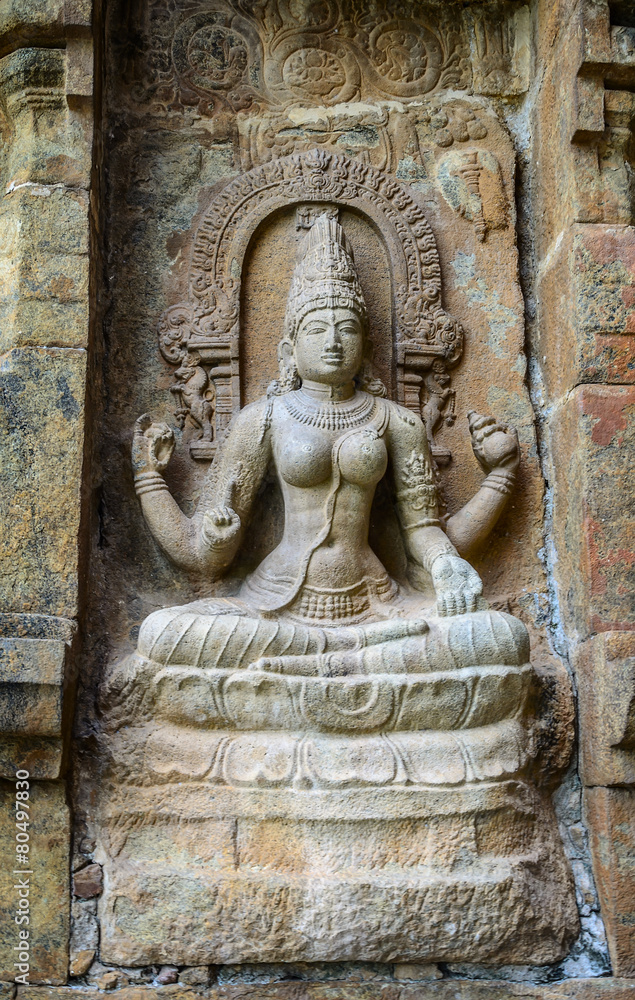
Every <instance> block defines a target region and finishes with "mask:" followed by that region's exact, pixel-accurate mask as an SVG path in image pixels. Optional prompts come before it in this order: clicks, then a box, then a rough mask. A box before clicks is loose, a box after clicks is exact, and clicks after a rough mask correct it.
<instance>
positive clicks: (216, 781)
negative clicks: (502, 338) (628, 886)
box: [97, 215, 576, 965]
mask: <svg viewBox="0 0 635 1000" xmlns="http://www.w3.org/2000/svg"><path fill="white" fill-rule="evenodd" d="M366 326H367V322H366V310H365V306H364V299H363V295H362V291H361V288H360V285H359V282H358V278H357V275H356V271H355V267H354V263H353V255H352V251H351V249H350V247H349V244H348V241H347V239H346V236H345V234H344V232H343V230H342V228H341V227H340V225H339V224H338V222H337V221H336V220H335V219H334V218H333V217H329V216H327V215H320V216H319V217H318V218H317V220H316V221H315V222H314V224H313V226H312V227H311V228H310V230H309V232H308V233H307V235H306V237H305V243H304V246H303V248H302V253H301V256H300V261H299V263H298V265H297V267H296V269H295V272H294V275H293V279H292V283H291V289H290V293H289V299H288V307H287V313H286V320H285V328H284V332H283V337H282V340H281V342H280V345H279V351H278V355H279V362H280V377H279V378H278V379H277V380H276V381H275V382H273V383H272V385H271V386H270V387H269V390H268V392H267V395H266V397H264V398H262V399H260V400H258V401H257V402H255V403H253V404H252V405H249V406H246V407H245V408H244V409H242V410H241V411H240V412H239V413H238V415H237V416H236V417H235V419H234V422H233V424H232V425H231V426H230V428H229V430H228V433H227V435H226V437H225V439H224V441H222V442H221V443H220V444H219V448H218V453H217V457H216V461H215V463H214V466H213V468H212V472H211V475H210V477H209V480H208V482H207V484H206V486H205V488H204V491H203V494H202V497H201V500H200V503H199V506H198V510H197V511H196V513H195V514H194V516H193V517H192V518H188V517H186V516H185V515H184V514H183V513H182V511H181V510H180V509H179V507H178V505H177V504H176V502H175V501H174V499H173V498H172V496H171V495H170V493H169V491H168V488H167V485H166V483H165V481H164V479H163V477H162V472H163V470H164V469H165V467H166V465H167V463H168V462H169V460H170V456H171V454H172V450H173V448H174V437H173V435H172V432H171V430H170V429H169V428H168V427H167V425H165V424H153V423H152V422H151V420H150V418H149V417H147V416H144V417H142V418H141V419H140V420H139V421H138V422H137V426H136V430H135V436H134V445H133V464H134V470H135V483H136V489H137V493H138V494H139V497H140V499H141V504H142V508H143V513H144V516H145V518H146V521H147V523H148V525H149V527H150V530H151V531H152V534H153V535H154V537H155V539H156V540H157V541H158V543H159V544H160V545H161V547H162V548H163V550H164V551H165V552H166V554H167V555H168V557H169V558H170V559H171V560H172V561H173V562H174V563H176V564H177V565H179V566H181V567H183V568H185V569H187V570H192V571H195V572H196V573H197V574H199V575H207V576H208V577H209V578H211V579H217V578H219V577H221V576H222V575H223V574H226V573H227V571H228V570H229V568H230V567H231V564H232V561H233V559H234V557H235V556H236V554H237V551H238V549H239V546H240V545H241V541H242V539H243V536H244V530H245V525H246V523H247V521H248V519H249V517H250V515H253V513H254V511H253V507H254V503H255V499H256V495H257V493H258V489H259V487H260V485H261V483H262V480H263V478H264V476H265V473H266V471H267V469H268V468H269V467H270V466H273V468H274V469H275V473H276V475H277V477H278V480H279V483H280V487H281V490H282V496H283V499H284V532H283V535H282V540H281V541H280V543H279V544H278V546H277V547H276V548H275V549H274V550H273V551H272V552H270V553H269V554H268V555H267V556H266V557H265V558H264V559H263V561H262V562H261V563H260V565H259V566H257V568H256V569H255V570H254V571H253V572H251V574H250V575H248V576H247V577H246V578H245V579H244V580H243V581H242V583H241V584H240V586H239V589H238V590H237V592H236V593H235V595H234V596H222V597H219V596H215V597H213V598H206V599H202V600H197V601H194V602H193V603H191V604H186V605H185V606H182V607H172V608H165V609H162V610H158V611H155V612H154V613H153V614H151V615H150V616H149V617H148V618H146V620H145V621H144V622H143V623H142V625H141V629H140V633H139V639H138V647H137V650H136V652H135V653H134V654H133V655H132V656H129V657H127V658H126V659H124V660H123V661H122V662H120V663H116V664H114V665H113V667H112V669H111V671H110V674H109V676H108V677H107V678H106V681H105V683H104V686H103V690H102V710H103V713H104V725H105V731H107V733H108V738H107V744H106V745H105V750H104V753H105V755H106V756H107V759H108V762H109V763H108V771H107V775H106V780H105V781H104V786H103V802H102V805H101V809H102V814H103V818H102V829H103V830H104V831H105V832H104V839H103V844H102V846H101V847H100V848H99V851H100V852H101V853H99V854H98V855H97V856H98V857H99V858H100V860H101V861H102V862H103V864H104V866H105V870H106V875H107V877H106V887H105V891H104V894H103V897H102V898H101V900H100V912H101V919H102V925H101V926H102V939H101V940H102V956H105V957H104V959H103V960H104V961H111V962H112V961H115V962H119V963H121V964H124V965H147V964H152V963H156V962H159V963H160V962H164V961H167V960H168V958H169V960H170V961H172V962H176V963H177V964H181V965H188V964H194V965H200V964H205V963H210V962H212V963H218V962H220V963H223V962H229V963H236V962H254V961H256V962H272V961H273V962H276V961H308V962H315V961H338V960H362V959H363V960H369V961H395V960H399V961H401V960H404V961H407V960H434V961H437V960H447V961H458V960H465V959H466V957H469V959H470V960H472V961H479V960H483V961H490V962H501V961H510V960H513V961H516V962H519V961H527V962H529V961H531V962H536V963H545V962H549V961H555V960H556V959H557V958H558V957H561V956H562V955H563V954H565V953H566V948H567V947H568V943H569V942H570V940H571V938H572V935H574V934H575V927H576V917H575V907H574V900H573V894H572V891H571V884H570V877H569V875H568V873H567V869H566V866H565V862H564V858H563V854H562V850H561V847H560V845H559V843H558V840H557V829H556V824H555V821H554V818H553V814H552V812H551V811H550V806H549V804H548V802H547V801H546V800H545V799H544V798H543V797H541V795H540V792H539V791H538V790H537V789H536V788H535V787H534V784H533V771H532V768H534V766H535V765H534V761H535V758H536V754H537V752H538V751H537V750H536V746H537V744H538V739H537V736H536V733H537V727H535V726H534V711H535V709H534V706H535V704H536V698H535V688H534V682H535V675H534V673H533V670H532V667H531V665H530V663H529V662H528V660H529V640H528V634H527V631H526V629H525V626H524V625H523V624H522V623H521V622H520V621H519V620H518V619H516V618H514V617H512V616H511V615H508V614H503V613H500V612H497V611H493V610H488V608H487V605H486V604H485V602H484V600H483V598H482V593H481V591H482V584H481V580H480V578H479V576H478V574H477V573H476V572H475V570H474V569H473V568H472V567H471V566H470V564H469V563H468V562H466V561H465V559H464V558H463V555H465V554H468V553H469V552H470V551H471V549H472V548H473V547H475V546H476V545H477V544H478V543H479V541H480V540H482V539H483V538H484V537H485V536H486V535H487V533H488V531H489V530H490V529H491V528H492V526H493V524H494V522H495V521H496V518H497V517H498V515H499V513H500V511H501V509H502V507H503V505H504V503H505V500H506V499H507V496H508V495H509V493H510V491H511V489H512V486H513V483H514V478H515V474H516V468H517V465H518V442H517V439H516V436H515V434H514V432H513V431H511V430H510V429H509V428H506V427H504V426H502V425H499V424H497V423H496V421H494V420H493V419H492V418H489V417H481V416H479V415H477V414H470V417H469V421H470V430H471V433H472V441H473V447H474V450H475V453H476V456H477V458H478V460H479V462H480V464H481V466H482V468H483V469H484V471H485V472H486V473H487V477H486V479H485V481H484V483H483V485H482V487H481V489H480V490H479V491H478V492H477V494H476V495H475V496H474V497H473V498H472V500H470V501H469V502H468V504H467V505H466V506H465V507H464V508H463V509H462V510H461V511H459V512H458V513H457V514H455V515H454V516H453V517H451V518H450V519H449V520H448V522H447V524H446V525H445V529H444V528H443V527H442V525H441V520H440V518H439V514H438V509H437V496H436V488H435V476H434V470H433V467H432V464H431V460H430V455H429V451H428V440H427V434H426V429H425V426H424V424H423V423H422V421H421V420H420V419H419V418H418V417H417V416H416V415H414V414H413V413H412V412H411V411H409V410H407V409H404V408H403V407H402V406H399V405H397V404H395V403H393V402H391V401H389V400H388V399H386V395H385V390H384V387H383V385H382V384H381V383H380V382H379V381H378V380H377V379H376V378H374V377H373V374H372V370H371V367H370V360H371V359H370V346H369V342H368V338H367V335H366ZM388 470H390V472H389V481H390V484H391V487H392V490H393V493H394V501H395V505H396V511H397V515H398V518H399V521H400V524H401V530H402V534H403V539H404V547H405V551H406V554H407V557H408V560H409V564H410V570H409V572H408V573H407V574H405V575H404V578H403V579H394V578H393V577H391V575H390V574H389V572H388V571H387V569H386V568H385V566H384V565H383V564H382V562H381V561H380V559H379V558H378V556H377V555H376V553H375V552H374V551H373V549H372V548H371V546H370V544H369V522H370V515H371V505H372V503H373V497H374V494H375V490H376V488H377V485H378V483H379V482H380V480H382V479H383V478H384V477H385V476H387V475H388ZM431 585H432V586H431ZM545 886H549V891H548V892H546V891H545ZM148 900H151V901H152V905H151V907H150V910H151V917H149V916H148V914H149V907H148Z"/></svg>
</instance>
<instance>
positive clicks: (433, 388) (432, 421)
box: [421, 360, 456, 450]
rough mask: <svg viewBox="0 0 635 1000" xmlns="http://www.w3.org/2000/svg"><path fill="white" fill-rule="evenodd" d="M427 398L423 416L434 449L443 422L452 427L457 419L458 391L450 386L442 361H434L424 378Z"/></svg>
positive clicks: (422, 408) (422, 409)
mask: <svg viewBox="0 0 635 1000" xmlns="http://www.w3.org/2000/svg"><path fill="white" fill-rule="evenodd" d="M423 388H424V391H425V395H426V399H425V402H424V404H423V406H422V407H421V416H422V419H423V422H424V424H425V425H426V430H427V432H428V441H429V443H430V446H431V448H432V449H433V450H434V444H435V438H436V434H437V431H438V430H439V428H440V427H441V425H442V424H443V423H445V424H447V426H448V427H451V426H452V424H453V423H454V421H455V419H456V414H455V412H454V400H455V396H456V393H455V391H454V389H451V388H450V376H449V374H448V372H447V371H446V368H445V365H444V364H443V362H442V361H440V360H436V361H433V362H432V367H431V369H430V371H429V372H428V373H427V375H426V376H425V378H424V380H423Z"/></svg>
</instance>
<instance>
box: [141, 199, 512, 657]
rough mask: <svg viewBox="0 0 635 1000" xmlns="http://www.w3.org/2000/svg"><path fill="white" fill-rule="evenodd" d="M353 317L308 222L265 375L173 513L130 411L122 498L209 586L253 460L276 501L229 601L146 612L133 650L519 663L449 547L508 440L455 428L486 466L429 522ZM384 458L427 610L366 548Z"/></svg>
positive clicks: (341, 239) (355, 289)
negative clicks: (269, 546)
mask: <svg viewBox="0 0 635 1000" xmlns="http://www.w3.org/2000/svg"><path fill="white" fill-rule="evenodd" d="M366 327H367V318H366V309H365V305H364V299H363V295H362V290H361V287H360V285H359V281H358V278H357V275H356V271H355V267H354V263H353V256H352V251H351V249H350V247H349V244H348V241H347V239H346V236H345V234H344V232H343V230H342V228H341V226H340V225H339V224H338V223H337V222H336V221H334V220H333V219H329V218H328V217H327V216H321V217H320V218H319V219H318V220H317V221H316V223H315V224H314V225H313V227H312V228H311V230H310V231H309V233H308V234H307V237H306V241H305V244H304V246H303V248H302V255H301V259H300V262H299V263H298V265H297V267H296V269H295V272H294V275H293V279H292V284H291V289H290V293H289V299H288V306H287V314H286V320H285V329H284V335H283V339H282V341H281V342H280V345H279V349H278V356H279V363H280V369H281V376H280V378H279V379H278V380H277V381H275V382H274V383H273V384H272V385H271V386H270V388H269V391H268V392H267V395H266V397H264V398H262V399H259V400H258V401H257V402H255V403H253V404H251V405H249V406H246V407H245V408H244V409H243V410H241V412H240V413H239V414H238V415H237V417H236V418H235V420H234V422H233V424H232V426H231V427H230V430H229V433H228V435H227V437H226V438H225V441H224V442H223V444H222V447H221V449H220V451H219V454H218V456H217V460H216V463H215V466H214V467H213V469H212V473H211V474H210V478H209V481H208V484H207V486H206V488H205V490H204V491H203V496H202V498H201V501H200V503H199V507H198V510H197V511H196V513H195V515H194V516H193V517H192V518H191V519H190V518H188V517H186V516H185V515H184V514H183V513H182V512H181V510H180V508H179V507H178V505H177V504H176V502H175V501H174V500H173V498H172V497H171V495H170V493H169V492H168V489H167V486H166V484H165V481H164V480H163V478H162V476H161V472H162V470H163V469H164V468H165V466H166V465H167V462H168V461H169V458H170V456H171V453H172V449H173V447H174V439H173V436H172V433H171V431H170V430H169V428H168V427H167V426H166V425H165V424H160V425H157V424H152V423H151V421H150V420H149V418H148V417H142V418H140V420H139V421H138V422H137V427H136V431H135V438H134V445H133V464H134V470H135V482H136V488H137V492H138V494H139V496H140V498H141V504H142V507H143V513H144V516H145V518H146V521H147V523H148V525H149V527H150V530H151V531H152V534H153V535H154V537H155V539H156V540H157V542H158V543H159V545H160V546H161V547H162V548H163V550H164V551H165V552H166V554H167V555H168V556H169V558H170V559H171V560H173V561H174V562H175V563H176V564H177V565H179V566H181V567H183V568H185V569H190V570H194V571H196V572H198V573H204V574H208V575H209V577H210V578H212V579H216V578H218V577H220V576H221V575H222V574H223V573H225V571H226V570H227V569H228V568H229V567H230V565H231V563H232V560H233V558H234V556H235V555H236V553H237V550H238V548H239V546H240V544H241V538H242V536H243V531H244V527H245V524H246V522H247V519H248V518H249V516H250V514H251V513H252V512H253V511H252V508H253V504H254V499H255V497H256V494H257V491H258V489H259V487H260V485H261V482H262V479H263V477H264V475H265V472H266V470H267V468H268V467H269V466H270V465H273V468H274V469H275V472H276V475H277V477H278V480H279V483H280V487H281V490H282V495H283V498H284V533H283V537H282V540H281V542H280V544H279V545H278V546H277V548H275V549H274V551H272V552H271V553H270V554H269V555H268V556H267V557H266V558H265V559H264V560H263V561H262V562H261V564H260V565H259V566H258V567H257V569H256V570H255V571H254V572H253V573H251V575H249V576H248V577H247V578H246V579H245V580H244V582H243V584H242V587H241V589H240V591H239V593H238V594H237V595H236V597H234V598H214V599H208V600H200V601H196V602H194V603H192V604H188V605H185V606H183V607H176V608H168V609H164V610H161V611H157V612H155V613H154V614H152V615H150V616H149V617H148V618H147V619H146V621H145V622H144V623H143V625H142V627H141V631H140V635H139V645H138V653H139V654H140V655H141V657H143V658H144V659H146V660H150V661H154V662H156V663H157V664H160V665H177V664H178V665H183V664H185V665H189V666H193V667H198V668H202V669H211V668H221V669H227V668H232V669H233V668H251V669H258V670H270V671H278V672H281V673H290V674H303V675H314V676H320V675H322V676H334V675H346V674H360V673H361V674H364V673H369V674H370V673H399V674H403V673H425V672H429V671H433V670H434V671H436V670H451V669H455V668H460V667H464V666H477V665H479V664H509V665H515V664H521V663H523V662H526V660H527V658H528V644H527V635H526V632H525V629H524V626H523V625H522V624H521V623H520V622H519V621H518V620H517V619H515V618H512V617H511V616H509V615H503V614H500V613H497V612H490V611H487V610H485V608H486V606H485V605H484V602H483V600H482V598H481V592H482V584H481V580H480V578H479V576H478V574H477V573H476V571H475V570H474V569H473V568H472V567H471V566H470V564H469V563H468V562H466V561H465V560H464V559H463V558H461V556H460V555H459V552H458V551H457V548H456V547H455V545H454V544H453V543H452V541H451V540H450V539H451V537H453V538H454V539H455V541H456V542H457V545H459V547H460V548H461V549H462V551H468V550H469V547H470V544H471V543H473V542H474V540H475V539H476V538H477V536H478V537H482V536H484V535H485V534H486V533H487V531H488V530H489V529H490V528H491V527H492V525H493V523H494V521H495V520H496V517H497V516H498V514H499V513H500V510H501V509H502V506H503V504H504V502H505V499H506V496H507V494H508V493H509V492H510V491H511V487H512V484H513V481H514V477H515V470H516V466H517V463H518V445H517V441H516V439H515V437H514V435H513V433H511V432H510V431H509V430H508V429H506V428H501V427H500V426H499V425H498V424H495V423H494V421H493V420H491V419H483V418H478V420H477V421H476V422H474V421H472V423H473V428H472V429H473V436H474V437H475V441H476V444H475V451H476V454H477V458H479V461H481V464H482V465H483V467H484V468H485V469H486V471H488V472H489V476H488V478H487V480H486V481H485V483H484V485H483V486H482V487H481V490H480V491H479V493H478V494H477V496H476V497H475V498H474V499H473V500H472V501H470V504H468V505H467V506H466V507H465V508H464V509H463V511H461V512H459V514H457V515H455V517H454V518H453V519H451V520H450V522H449V523H448V526H447V533H446V531H444V530H443V528H442V527H441V523H440V520H439V516H438V510H437V500H436V490H435V484H434V476H433V472H432V469H431V463H430V457H429V451H428V441H427V437H426V431H425V428H424V425H423V423H422V422H421V420H420V419H419V418H418V417H417V416H415V415H414V414H413V413H412V412H411V411H409V410H407V409H404V407H402V406H399V405H397V404H396V403H393V402H391V401H390V400H388V399H386V398H385V390H384V387H383V385H382V384H381V383H380V382H379V381H378V380H377V379H375V378H373V376H372V373H371V370H370V363H369V348H368V343H367V339H366ZM479 421H480V423H479ZM474 427H476V431H475V430H474ZM495 439H496V447H491V448H490V450H489V452H488V447H489V445H488V442H489V443H490V444H491V443H492V442H494V441H495ZM494 452H496V457H495V458H493V459H490V457H489V455H490V454H493V453H494ZM388 468H390V476H391V480H392V482H391V485H392V490H393V494H394V498H395V503H396V509H397V514H398V517H399V521H400V524H401V529H402V532H403V538H404V544H405V549H406V553H407V555H408V558H409V560H410V561H411V563H414V564H415V565H416V566H418V567H419V573H418V574H417V573H415V574H414V575H412V579H414V580H417V579H424V578H425V573H423V572H421V571H422V570H424V571H427V573H428V574H429V577H430V579H431V581H432V584H433V586H434V590H435V592H436V609H435V607H434V604H433V603H431V601H430V600H429V599H427V598H425V597H424V594H423V593H422V592H420V591H418V590H417V589H415V585H413V584H412V583H408V582H406V581H402V580H400V581H396V580H394V579H392V578H391V577H390V575H389V573H388V572H387V570H386V569H385V567H384V566H383V565H382V563H381V561H380V560H379V558H378V557H377V555H376V554H375V552H374V551H373V549H372V548H371V547H370V544H369V539H368V533H369V520H370V511H371V505H372V502H373V497H374V494H375V490H376V487H377V484H378V483H379V481H380V480H381V479H382V478H383V477H384V476H385V475H386V474H387V470H388Z"/></svg>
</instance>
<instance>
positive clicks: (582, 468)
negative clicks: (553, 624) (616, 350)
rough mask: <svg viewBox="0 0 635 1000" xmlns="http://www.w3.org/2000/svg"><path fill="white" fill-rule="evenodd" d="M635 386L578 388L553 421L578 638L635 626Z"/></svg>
mask: <svg viewBox="0 0 635 1000" xmlns="http://www.w3.org/2000/svg"><path fill="white" fill-rule="evenodd" d="M634 429H635V387H633V386H597V385H589V386H579V387H578V388H576V389H575V390H574V391H573V392H571V393H570V395H569V396H568V397H567V398H566V399H565V400H564V401H563V402H562V403H560V404H559V405H558V406H557V407H555V408H554V411H553V413H552V415H551V417H550V420H549V437H550V441H551V445H552V449H553V464H554V495H553V500H554V537H555V544H556V550H557V552H558V560H557V563H556V565H555V574H556V578H557V581H558V586H559V591H560V607H561V610H562V616H563V622H564V625H565V628H566V629H567V630H568V632H569V634H570V636H571V637H572V638H575V639H577V640H578V641H582V640H584V639H585V638H587V637H588V636H589V635H590V634H591V633H593V632H608V631H621V630H626V631H629V630H631V629H632V628H633V623H634V622H635V607H634V605H633V594H634V593H635V517H634V514H635V509H634V504H635V494H634V493H633V488H632V475H633V463H634V461H635V448H634V447H633V443H632V442H633V433H634Z"/></svg>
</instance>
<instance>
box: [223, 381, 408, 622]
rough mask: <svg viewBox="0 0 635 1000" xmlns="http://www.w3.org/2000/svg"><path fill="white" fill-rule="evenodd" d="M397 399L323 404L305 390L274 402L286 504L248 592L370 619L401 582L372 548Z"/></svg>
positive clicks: (263, 599) (337, 618)
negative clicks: (373, 516) (373, 515)
mask: <svg viewBox="0 0 635 1000" xmlns="http://www.w3.org/2000/svg"><path fill="white" fill-rule="evenodd" d="M389 407H390V404H389V403H387V402H386V401H384V400H381V399H376V398H375V397H373V396H370V395H369V394H368V393H365V392H357V393H356V394H355V396H354V397H353V398H352V399H351V400H347V401H344V402H341V403H328V404H326V405H324V404H322V405H319V404H316V402H315V401H314V400H312V399H311V397H309V396H308V395H307V394H306V393H305V392H303V391H302V390H299V391H297V392H294V393H290V394H289V395H288V396H283V397H281V398H279V399H277V400H276V402H275V404H274V408H273V413H272V426H271V436H272V442H271V444H272V451H273V456H274V463H275V467H276V471H277V474H278V479H279V482H280V486H281V490H282V495H283V498H284V505H285V518H284V521H285V530H284V535H283V538H282V541H281V542H280V544H279V545H278V546H277V548H276V549H275V550H274V551H273V552H272V553H271V554H270V555H269V556H268V557H267V558H266V559H265V560H264V561H263V562H262V563H261V565H260V566H259V567H258V569H257V570H256V571H255V573H253V574H252V575H251V576H250V577H249V578H248V580H247V581H246V583H245V585H244V587H243V592H242V596H244V597H245V599H247V600H248V601H249V602H250V603H253V604H255V605H256V606H257V607H259V608H261V609H262V610H274V609H277V608H281V607H283V606H284V607H288V609H289V611H290V612H291V613H292V614H295V615H297V616H299V617H302V618H307V619H309V620H311V619H315V620H320V621H321V622H325V623H328V622H329V621H331V623H332V624H339V623H341V622H342V620H346V619H348V620H356V619H359V618H367V617H369V616H371V615H372V614H373V610H374V609H373V605H374V604H375V602H376V601H377V600H379V601H380V602H381V601H382V600H386V599H389V598H391V597H394V595H395V592H396V585H395V584H394V583H393V582H392V581H391V580H390V577H389V576H388V574H387V573H386V570H385V569H384V567H383V566H382V564H381V562H380V561H379V559H378V558H377V556H376V555H375V553H374V552H373V551H372V549H371V548H370V546H369V544H368V524H369V517H370V508H371V505H372V502H373V497H374V494H375V488H376V486H377V483H378V482H379V481H380V479H381V478H382V477H383V475H384V474H385V472H386V468H387V464H388V449H387V446H386V441H385V436H386V430H387V425H388V418H389Z"/></svg>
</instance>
